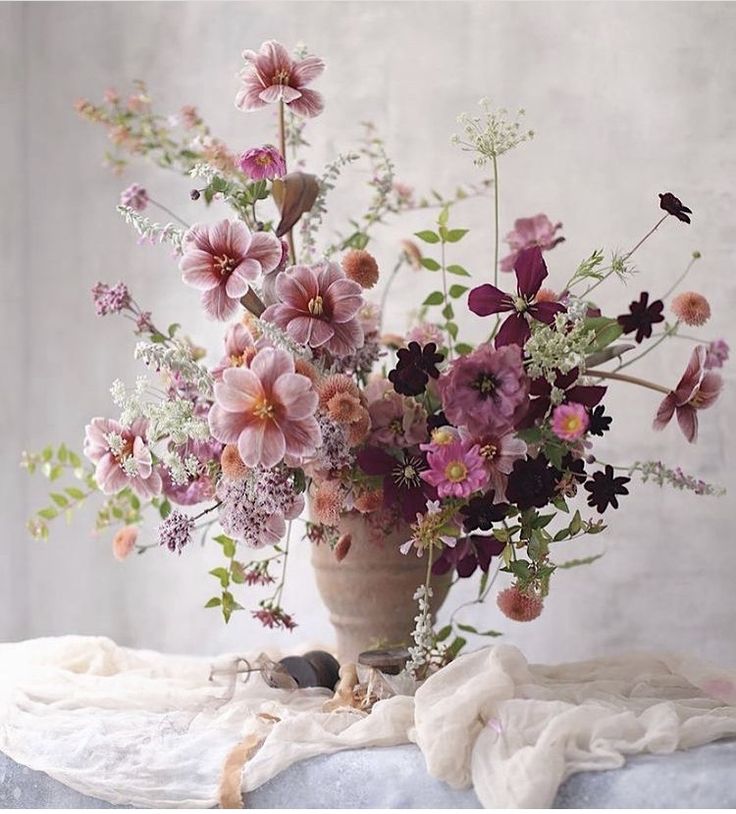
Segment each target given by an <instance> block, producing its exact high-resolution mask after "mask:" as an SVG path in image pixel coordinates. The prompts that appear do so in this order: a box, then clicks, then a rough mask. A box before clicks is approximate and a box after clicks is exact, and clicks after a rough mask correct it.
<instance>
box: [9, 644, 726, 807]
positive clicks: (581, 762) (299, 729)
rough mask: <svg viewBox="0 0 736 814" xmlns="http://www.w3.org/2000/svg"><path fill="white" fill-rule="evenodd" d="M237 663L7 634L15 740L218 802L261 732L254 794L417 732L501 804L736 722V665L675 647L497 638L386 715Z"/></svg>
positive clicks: (144, 786) (76, 766)
mask: <svg viewBox="0 0 736 814" xmlns="http://www.w3.org/2000/svg"><path fill="white" fill-rule="evenodd" d="M236 664H237V657H236V656H232V657H230V656H223V657H220V658H218V659H216V660H211V659H204V658H190V657H177V656H166V655H161V654H158V653H153V652H146V651H134V650H128V649H126V648H122V647H118V646H117V645H115V644H114V643H113V642H112V641H110V640H108V639H104V638H90V637H77V636H67V637H62V638H57V639H36V640H32V641H28V642H21V643H17V644H3V645H0V751H3V752H5V753H6V754H7V755H8V756H10V757H11V758H13V759H14V760H16V761H17V762H19V763H22V764H25V765H26V766H29V767H31V768H33V769H39V770H42V771H44V772H46V773H47V774H49V775H50V776H51V777H53V778H55V779H57V780H59V781H61V782H62V783H64V784H66V785H67V786H69V787H71V788H73V789H75V790H77V791H79V792H82V793H83V794H87V795H90V796H93V797H98V798H101V799H103V800H107V801H109V802H111V803H116V804H128V805H133V806H136V807H157V808H158V807H194V808H203V807H209V806H213V805H215V804H216V803H217V801H218V785H219V783H220V777H221V774H222V769H223V766H224V765H225V761H226V759H227V758H228V755H229V754H230V753H231V752H232V750H233V748H234V747H235V746H236V745H237V744H239V743H241V742H242V741H243V740H244V739H247V738H248V737H249V736H251V735H256V736H259V737H261V738H265V741H264V742H263V745H262V747H261V748H260V749H259V750H258V751H257V752H256V753H255V755H253V756H252V757H251V759H250V760H248V762H246V764H245V767H244V769H243V774H242V791H243V792H244V793H245V795H246V805H247V792H248V791H250V790H252V789H254V788H257V787H258V786H259V785H261V784H262V783H264V782H265V781H266V780H268V779H270V778H271V777H273V776H274V775H276V774H278V773H279V772H280V771H282V770H283V769H285V768H286V767H287V766H289V765H291V764H292V763H294V762H296V761H298V760H303V759H304V758H307V757H310V756H313V755H319V754H324V753H329V752H335V751H338V750H341V749H350V748H359V747H366V746H390V745H396V744H401V743H407V742H415V743H417V744H418V746H419V748H420V749H421V750H422V752H423V753H424V756H425V759H426V762H427V768H428V770H429V772H430V774H432V775H433V776H435V777H438V778H441V779H443V780H445V781H447V782H448V783H449V784H451V785H452V786H455V787H458V788H462V787H467V786H469V785H471V784H472V785H473V786H474V788H475V791H476V793H477V795H478V798H479V799H480V801H481V803H482V804H483V805H484V806H485V807H488V808H514V807H548V806H549V805H550V804H551V803H552V801H553V799H554V796H555V793H556V791H557V789H558V787H559V785H560V783H561V782H562V781H563V780H564V779H565V778H566V777H568V776H569V775H571V774H573V773H575V772H580V771H589V770H600V769H612V768H616V767H619V766H621V765H622V764H623V763H624V761H625V758H626V756H627V755H632V754H636V753H641V752H653V753H662V754H665V753H668V752H672V751H673V750H675V749H687V748H689V747H692V746H698V745H701V744H704V743H707V742H709V741H713V740H716V739H718V738H722V737H726V736H733V735H736V671H726V670H720V669H717V668H714V667H713V666H711V665H708V664H704V663H702V662H699V661H695V660H692V659H688V658H685V657H682V656H676V655H672V654H664V653H663V654H633V655H625V656H620V657H616V658H607V659H597V660H594V661H588V662H580V663H575V664H566V665H557V666H541V665H530V664H528V663H527V662H526V660H525V659H524V657H523V655H522V654H521V653H520V652H519V650H517V649H516V648H514V647H511V646H509V645H497V646H494V647H489V648H484V649H483V650H479V651H477V652H475V653H470V654H468V655H466V656H463V657H461V658H459V659H457V660H456V661H455V662H453V663H452V664H451V665H449V666H448V667H446V668H445V669H443V670H442V671H440V672H439V673H437V674H436V675H434V676H433V677H432V678H430V679H429V680H428V681H427V682H425V684H424V685H423V686H422V687H421V688H420V689H419V691H418V692H417V694H416V696H415V697H414V698H411V697H408V696H396V697H394V698H390V699H388V700H386V701H381V702H379V703H378V704H377V705H376V706H375V707H374V709H373V712H372V713H371V714H370V715H366V714H364V713H360V712H357V711H336V712H329V713H327V712H322V711H321V710H322V705H323V704H324V702H325V700H326V699H327V698H328V697H329V696H330V694H329V693H328V692H327V691H322V690H309V691H298V692H291V691H286V690H275V689H270V688H269V687H267V686H266V685H265V683H264V682H263V681H262V680H261V679H260V677H258V676H254V677H252V678H251V679H250V681H248V682H243V678H242V675H240V676H239V675H238V674H236V672H235V666H236ZM213 667H214V668H215V670H214V680H210V674H211V672H212V668H213Z"/></svg>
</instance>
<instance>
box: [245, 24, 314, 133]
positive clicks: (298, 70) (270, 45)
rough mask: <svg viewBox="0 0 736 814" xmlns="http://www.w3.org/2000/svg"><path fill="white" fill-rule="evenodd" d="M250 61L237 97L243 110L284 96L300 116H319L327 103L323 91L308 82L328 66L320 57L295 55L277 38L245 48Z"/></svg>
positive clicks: (256, 107)
mask: <svg viewBox="0 0 736 814" xmlns="http://www.w3.org/2000/svg"><path fill="white" fill-rule="evenodd" d="M243 59H244V60H245V61H246V63H247V65H246V67H245V68H243V70H242V71H241V72H240V78H241V79H242V81H243V87H242V88H241V89H240V90H239V91H238V94H237V96H236V97H235V106H236V107H238V108H240V109H241V110H246V111H249V110H257V109H258V108H260V107H264V105H267V104H273V103H274V102H278V101H281V100H283V102H284V104H286V105H287V107H288V108H289V109H290V110H292V111H293V112H294V113H296V114H297V115H299V116H306V117H312V116H318V115H319V114H320V113H321V112H322V109H323V107H324V104H323V101H322V95H321V94H319V93H317V91H315V90H310V89H309V88H307V85H308V84H309V83H310V82H312V80H314V79H316V78H317V77H318V76H319V75H320V74H321V73H322V71H323V70H324V69H325V64H324V62H322V60H321V59H318V58H317V57H311V56H310V57H305V58H304V59H301V60H294V59H292V57H291V55H290V54H289V52H288V51H287V50H286V48H285V47H284V46H283V45H282V44H281V43H280V42H276V40H268V41H267V42H264V43H263V45H261V50H260V51H259V52H256V51H243Z"/></svg>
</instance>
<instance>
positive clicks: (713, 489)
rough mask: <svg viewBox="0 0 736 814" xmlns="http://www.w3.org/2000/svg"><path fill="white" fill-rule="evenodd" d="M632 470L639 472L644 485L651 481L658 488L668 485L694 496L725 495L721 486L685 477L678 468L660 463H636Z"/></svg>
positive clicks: (688, 476) (690, 476)
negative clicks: (691, 493)
mask: <svg viewBox="0 0 736 814" xmlns="http://www.w3.org/2000/svg"><path fill="white" fill-rule="evenodd" d="M633 470H638V471H639V472H640V474H641V479H642V480H643V481H644V483H646V482H647V481H648V480H652V481H654V483H656V484H657V485H659V486H664V485H665V484H669V485H670V486H672V487H674V488H675V489H680V490H689V491H691V492H695V494H696V495H716V496H718V495H723V494H725V489H724V488H723V487H722V486H717V485H715V484H712V483H706V481H704V480H700V479H699V478H694V477H693V476H692V475H687V474H685V473H684V472H683V471H682V469H681V468H680V467H679V466H678V467H676V468H675V469H669V468H668V467H666V466H665V465H664V464H663V463H662V462H661V461H644V462H639V461H637V462H636V463H635V464H634V466H633V467H632V471H633Z"/></svg>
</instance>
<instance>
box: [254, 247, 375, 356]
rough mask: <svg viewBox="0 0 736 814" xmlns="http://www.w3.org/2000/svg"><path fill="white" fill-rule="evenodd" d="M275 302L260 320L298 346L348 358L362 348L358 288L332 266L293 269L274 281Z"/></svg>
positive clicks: (324, 263)
mask: <svg viewBox="0 0 736 814" xmlns="http://www.w3.org/2000/svg"><path fill="white" fill-rule="evenodd" d="M276 293H277V295H278V298H279V302H277V303H275V304H274V305H269V306H268V308H266V310H265V311H264V312H263V316H262V319H264V320H266V322H273V323H274V324H275V325H277V326H278V327H279V328H281V330H283V331H286V332H287V333H288V334H289V336H290V337H291V338H292V339H293V340H294V341H295V342H297V343H298V344H300V345H309V346H310V347H312V348H315V349H317V348H319V349H324V350H326V351H327V352H328V353H331V354H332V355H333V356H337V357H341V356H348V355H349V354H351V353H353V352H354V351H355V350H357V349H358V348H360V347H362V346H363V342H364V336H363V329H362V328H361V325H360V320H359V319H358V311H359V310H360V308H361V306H362V305H363V298H362V296H361V288H360V286H359V285H358V284H357V283H354V282H353V281H352V280H348V279H347V277H346V276H345V273H344V272H343V270H342V269H341V268H340V266H338V265H337V264H336V263H330V262H327V261H323V262H321V263H317V264H316V265H314V266H293V267H292V268H290V269H288V270H287V271H285V272H282V273H281V274H279V276H278V278H277V280H276Z"/></svg>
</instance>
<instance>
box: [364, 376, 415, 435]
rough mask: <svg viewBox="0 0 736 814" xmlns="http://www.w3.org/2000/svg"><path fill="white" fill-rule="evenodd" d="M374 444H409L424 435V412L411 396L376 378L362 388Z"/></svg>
mask: <svg viewBox="0 0 736 814" xmlns="http://www.w3.org/2000/svg"><path fill="white" fill-rule="evenodd" d="M364 392H365V397H366V400H367V402H368V414H369V416H370V420H371V434H370V441H371V444H373V445H374V446H392V447H412V446H414V445H416V444H419V443H421V442H422V441H424V440H426V438H427V413H426V410H425V409H424V407H422V405H421V404H420V403H419V402H418V401H416V399H413V398H407V397H406V396H401V395H399V394H398V393H397V392H396V391H395V390H394V388H393V386H392V384H391V382H389V381H388V380H387V379H383V378H380V377H375V378H373V379H371V381H369V382H368V384H367V386H366V388H365V391H364Z"/></svg>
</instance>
